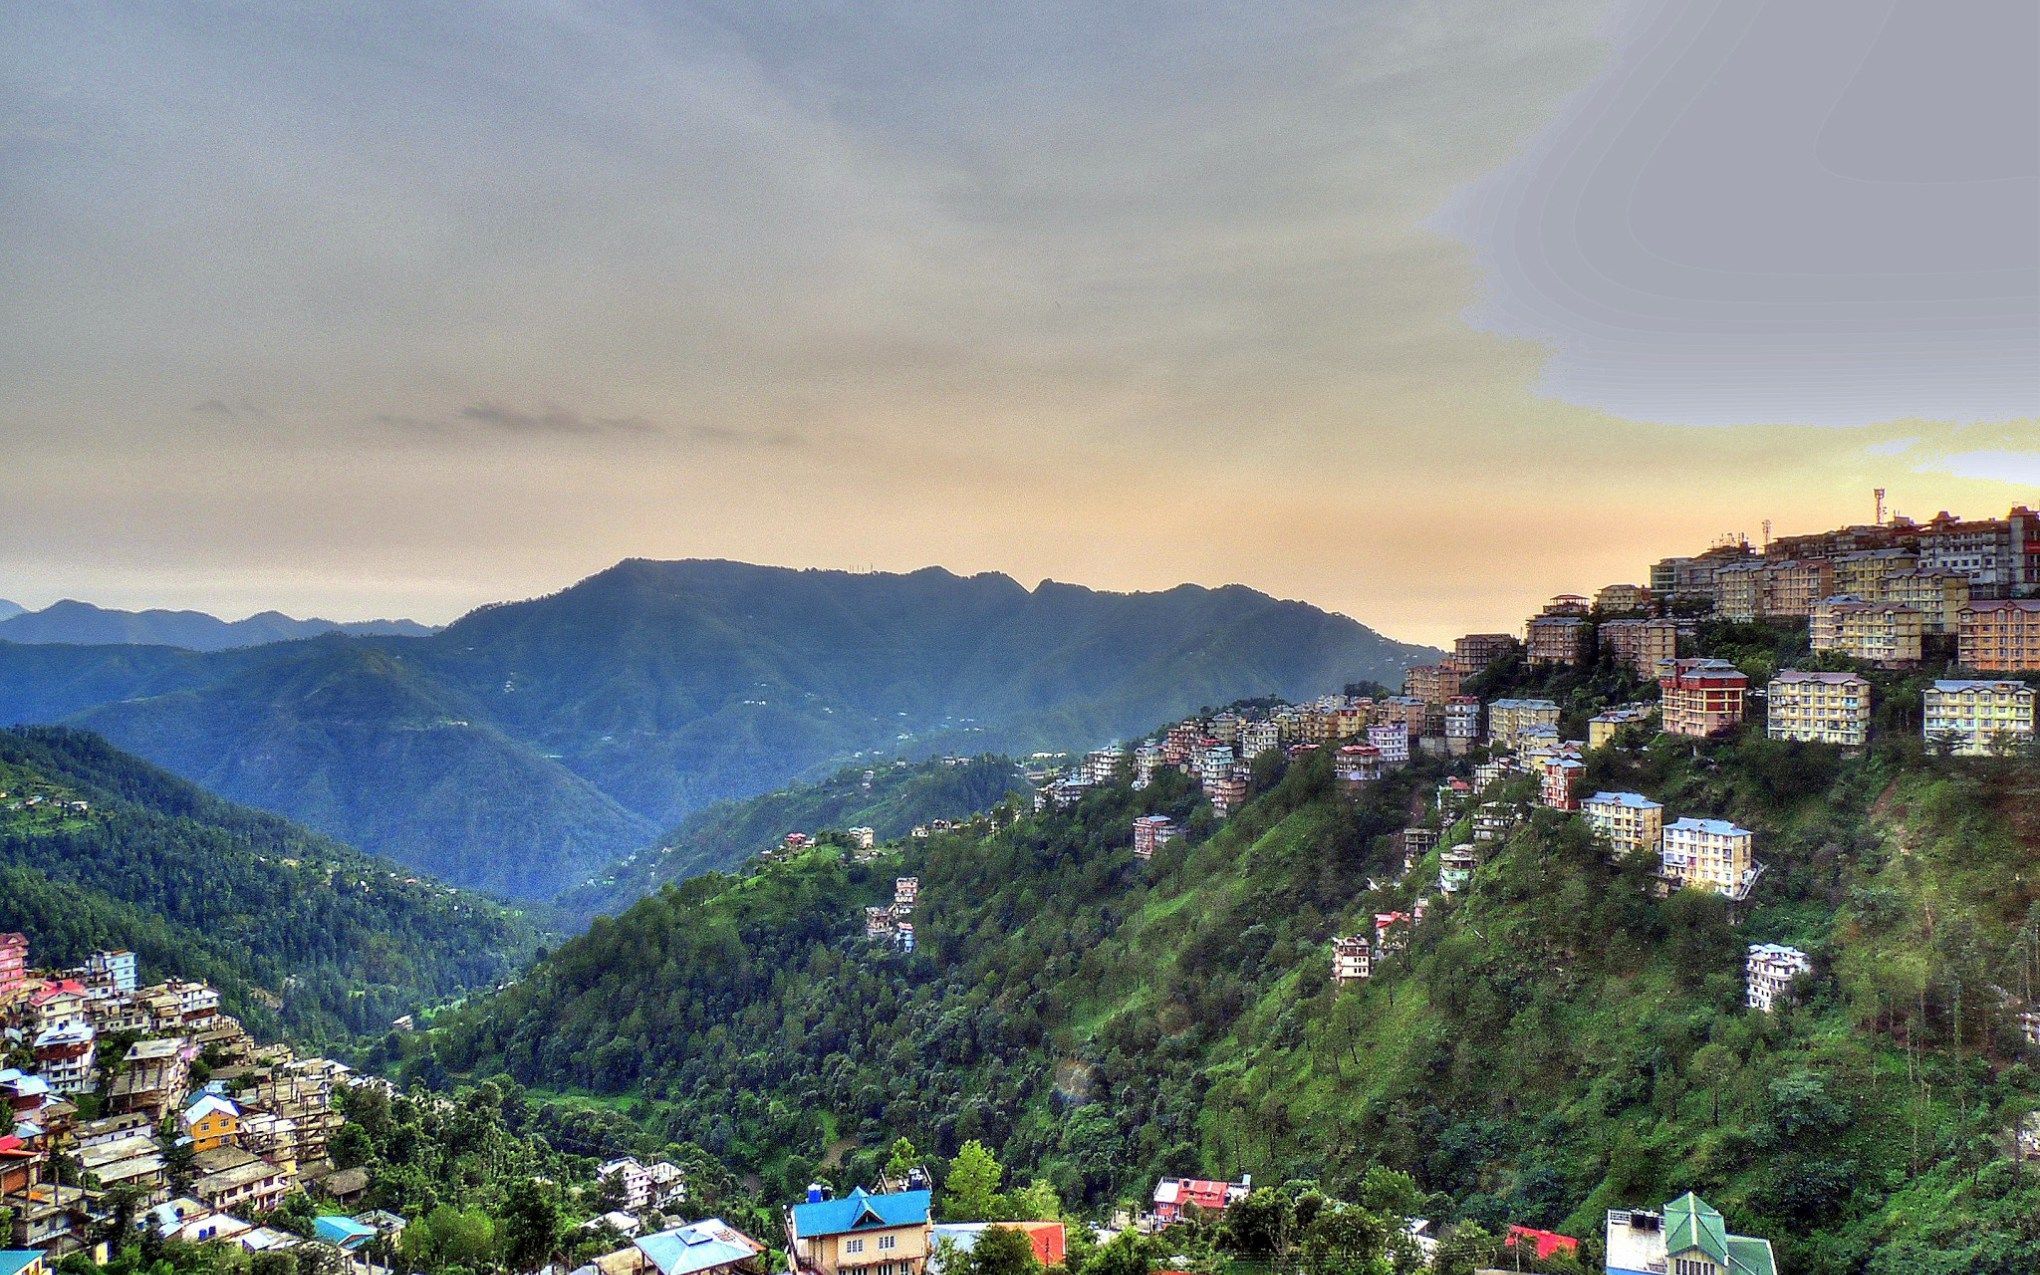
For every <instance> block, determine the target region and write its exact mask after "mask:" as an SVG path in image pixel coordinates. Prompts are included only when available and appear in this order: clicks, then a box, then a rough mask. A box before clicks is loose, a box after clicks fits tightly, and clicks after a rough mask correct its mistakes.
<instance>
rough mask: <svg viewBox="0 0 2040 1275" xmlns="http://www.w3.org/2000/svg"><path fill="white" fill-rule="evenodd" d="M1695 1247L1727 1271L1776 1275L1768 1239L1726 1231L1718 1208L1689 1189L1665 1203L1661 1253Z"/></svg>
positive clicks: (1734, 1274)
mask: <svg viewBox="0 0 2040 1275" xmlns="http://www.w3.org/2000/svg"><path fill="white" fill-rule="evenodd" d="M1694 1249H1699V1250H1700V1251H1701V1252H1702V1253H1705V1254H1706V1255H1707V1256H1708V1257H1710V1258H1712V1259H1713V1260H1714V1261H1715V1263H1716V1264H1718V1265H1721V1266H1724V1267H1727V1268H1728V1271H1729V1275H1777V1271H1778V1266H1777V1263H1776V1261H1775V1260H1773V1258H1772V1256H1771V1241H1769V1240H1760V1239H1753V1238H1751V1237H1750V1236H1747V1235H1730V1234H1729V1233H1728V1224H1727V1223H1725V1222H1723V1221H1722V1220H1721V1212H1720V1210H1718V1209H1716V1208H1715V1207H1714V1206H1713V1205H1711V1204H1709V1203H1708V1202H1707V1201H1705V1200H1703V1199H1701V1198H1700V1197H1699V1196H1697V1195H1695V1194H1693V1193H1692V1192H1691V1191H1688V1192H1686V1194H1684V1195H1682V1196H1680V1197H1679V1198H1678V1199H1676V1200H1673V1201H1672V1202H1671V1203H1670V1204H1667V1205H1665V1254H1666V1256H1668V1257H1676V1256H1677V1255H1679V1254H1680V1253H1688V1252H1691V1251H1692V1250H1694Z"/></svg>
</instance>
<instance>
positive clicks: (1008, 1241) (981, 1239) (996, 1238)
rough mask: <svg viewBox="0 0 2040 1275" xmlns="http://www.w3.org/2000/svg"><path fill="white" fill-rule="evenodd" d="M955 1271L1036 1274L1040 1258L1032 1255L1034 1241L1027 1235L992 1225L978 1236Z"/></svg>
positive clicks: (976, 1274) (964, 1274)
mask: <svg viewBox="0 0 2040 1275" xmlns="http://www.w3.org/2000/svg"><path fill="white" fill-rule="evenodd" d="M958 1269H959V1271H960V1275H1038V1273H1039V1272H1040V1270H1041V1259H1039V1258H1037V1257H1036V1256H1035V1255H1034V1241H1032V1240H1030V1239H1028V1238H1027V1232H1025V1231H1023V1230H1020V1229H1019V1228H1018V1227H1012V1226H994V1227H991V1228H989V1229H987V1230H986V1231H985V1232H984V1233H983V1234H982V1235H979V1236H978V1238H977V1243H975V1244H973V1245H971V1248H970V1251H969V1252H968V1253H965V1254H964V1255H963V1257H962V1260H961V1262H960V1264H959V1267H958Z"/></svg>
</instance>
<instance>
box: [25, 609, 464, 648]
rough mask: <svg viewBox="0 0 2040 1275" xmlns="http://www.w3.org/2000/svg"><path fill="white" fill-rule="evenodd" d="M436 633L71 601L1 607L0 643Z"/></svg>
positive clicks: (391, 624) (252, 641)
mask: <svg viewBox="0 0 2040 1275" xmlns="http://www.w3.org/2000/svg"><path fill="white" fill-rule="evenodd" d="M430 632H432V630H431V628H429V627H428V626H426V625H423V624H419V623H417V622H416V621H414V620H355V621H347V622H342V621H337V620H321V619H309V620H298V619H293V618H292V617H290V616H287V615H285V614H283V613H282V612H281V611H262V612H259V613H257V614H255V615H251V616H249V617H248V618H247V619H245V620H222V619H220V618H219V617H218V616H214V615H207V614H206V613H205V612H203V611H163V610H148V611H121V610H115V609H111V608H108V607H100V606H94V605H93V604H92V603H90V602H76V601H73V600H71V599H68V598H66V599H65V600H64V601H62V602H57V603H53V604H52V605H50V606H47V607H45V608H43V609H42V610H40V611H27V610H24V609H23V608H21V607H18V606H16V605H15V604H14V603H11V602H0V641H7V642H63V643H72V644H76V645H81V646H102V645H113V644H122V645H135V646H181V647H183V648H185V649H186V650H191V651H224V650H229V649H231V648H233V647H239V646H260V645H262V644H263V643H265V642H288V641H292V640H294V639H296V638H308V637H317V636H318V635H319V634H322V633H351V634H354V635H356V636H388V637H423V636H425V635H426V634H428V633H430Z"/></svg>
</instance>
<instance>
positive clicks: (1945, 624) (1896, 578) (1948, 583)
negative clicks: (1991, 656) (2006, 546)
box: [1842, 567, 1969, 633]
mask: <svg viewBox="0 0 2040 1275" xmlns="http://www.w3.org/2000/svg"><path fill="white" fill-rule="evenodd" d="M1842 592H1844V593H1847V592H1850V590H1847V589H1844V590H1842ZM1858 596H1860V597H1866V598H1876V599H1877V600H1878V601H1880V602H1896V603H1898V604H1899V605H1900V606H1909V607H1911V608H1912V609H1913V610H1915V611H1917V612H1919V613H1920V628H1921V630H1922V631H1923V632H1926V633H1953V632H1955V631H1956V630H1957V629H1958V628H1960V627H1961V623H1962V608H1964V607H1966V606H1968V605H1969V577H1968V576H1966V575H1963V574H1962V573H1961V572H1959V571H1950V570H1948V569H1947V568H1946V567H1921V568H1919V569H1918V570H1916V571H1895V572H1893V573H1892V574H1891V575H1889V576H1887V577H1885V579H1884V582H1883V592H1881V593H1876V594H1868V593H1866V594H1859V595H1858Z"/></svg>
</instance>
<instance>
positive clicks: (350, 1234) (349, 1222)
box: [312, 1217, 380, 1253]
mask: <svg viewBox="0 0 2040 1275" xmlns="http://www.w3.org/2000/svg"><path fill="white" fill-rule="evenodd" d="M379 1233H380V1232H378V1231H377V1230H376V1229H375V1228H374V1227H372V1226H369V1225H367V1224H366V1223H362V1222H357V1221H355V1220H354V1219H353V1218H351V1217H317V1218H313V1219H312V1235H313V1237H314V1238H316V1239H321V1240H324V1241H326V1243H328V1244H331V1245H333V1246H334V1247H335V1248H338V1249H339V1250H340V1251H341V1252H343V1253H352V1252H353V1251H355V1250H356V1249H358V1248H360V1247H361V1246H362V1245H364V1244H366V1243H368V1242H369V1241H370V1240H372V1239H374V1238H375V1237H376V1236H377V1235H378V1234H379Z"/></svg>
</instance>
